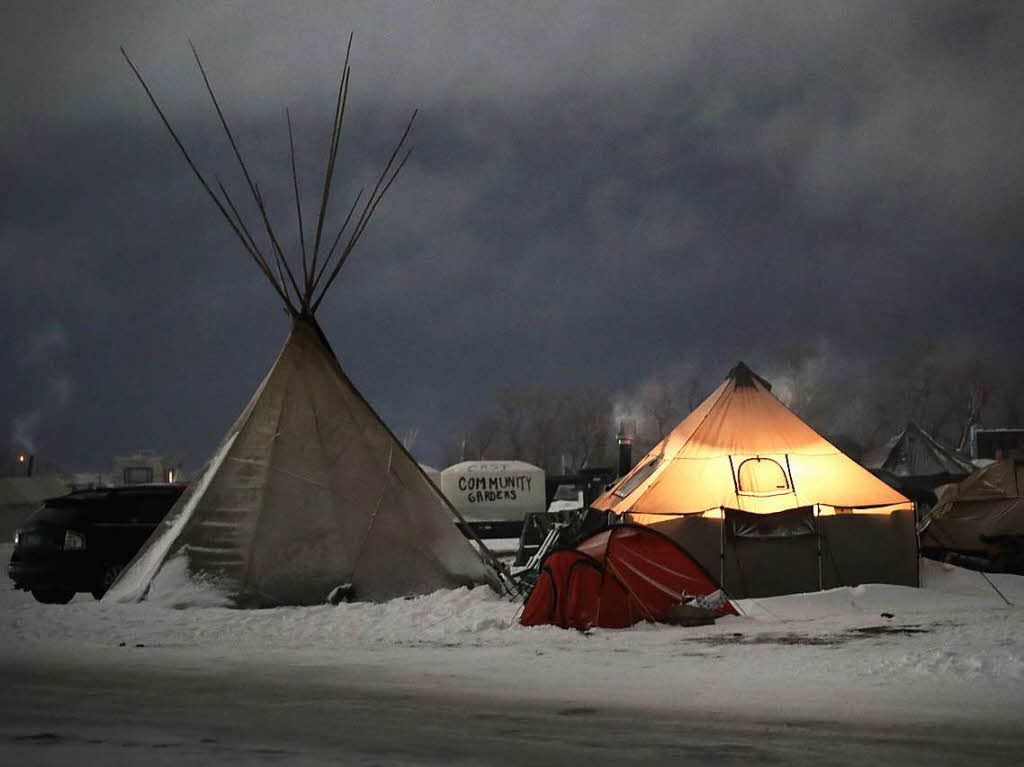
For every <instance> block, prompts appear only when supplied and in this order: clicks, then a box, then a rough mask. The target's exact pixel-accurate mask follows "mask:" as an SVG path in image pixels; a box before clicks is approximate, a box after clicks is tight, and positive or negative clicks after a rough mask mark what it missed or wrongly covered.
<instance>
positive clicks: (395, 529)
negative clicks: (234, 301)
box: [108, 320, 491, 606]
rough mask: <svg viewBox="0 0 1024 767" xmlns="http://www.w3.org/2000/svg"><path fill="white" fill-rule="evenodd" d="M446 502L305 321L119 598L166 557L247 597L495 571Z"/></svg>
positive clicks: (426, 584)
mask: <svg viewBox="0 0 1024 767" xmlns="http://www.w3.org/2000/svg"><path fill="white" fill-rule="evenodd" d="M454 521H455V519H454V516H453V514H452V512H451V509H450V507H449V506H448V504H447V503H446V501H445V500H444V499H443V498H442V497H441V495H440V493H439V492H438V491H437V489H436V488H435V487H434V486H433V485H432V484H431V483H430V481H429V480H428V479H427V478H426V476H425V475H424V474H423V472H422V471H421V470H420V469H419V467H418V466H417V465H416V463H415V462H414V461H413V460H412V458H411V457H410V456H409V454H408V453H407V452H406V451H405V450H404V449H403V448H402V447H401V445H399V444H398V442H397V441H396V440H395V438H394V437H393V435H392V434H391V433H390V432H389V431H388V430H387V428H386V427H385V426H384V424H383V423H382V422H381V421H380V419H379V418H378V417H377V415H376V413H374V412H373V410H372V408H371V407H370V406H369V405H368V404H367V402H366V401H365V400H364V399H363V398H362V396H360V395H359V393H358V392H357V391H356V389H355V387H354V386H353V385H352V384H351V382H350V381H349V380H348V379H347V378H346V377H345V375H344V373H342V371H341V368H340V366H339V365H338V363H337V360H336V359H335V358H334V356H333V353H332V352H331V351H330V349H329V348H328V347H327V346H326V344H325V342H324V341H323V339H322V336H321V334H320V333H319V330H318V329H317V328H316V327H315V326H313V325H312V324H309V323H307V322H304V321H301V320H297V321H295V323H294V324H293V328H292V333H291V335H290V336H289V338H288V341H287V343H286V344H285V347H284V349H283V350H282V352H281V355H280V356H279V357H278V359H277V362H276V363H275V364H274V367H273V369H272V370H271V371H270V373H269V374H268V375H267V377H266V378H265V379H264V381H263V383H262V384H261V385H260V387H259V389H258V390H257V392H256V394H255V395H254V396H253V398H252V400H251V401H250V402H249V405H248V406H247V407H246V409H245V410H244V411H243V413H242V415H241V416H240V417H239V419H238V420H237V421H236V423H235V424H234V426H233V427H232V429H231V430H230V431H229V432H228V435H227V436H226V437H225V441H224V443H222V445H221V447H220V448H219V449H218V451H217V453H216V454H215V456H214V458H213V459H211V461H210V463H209V464H207V466H206V467H205V469H204V470H203V472H202V474H201V475H200V477H199V478H197V480H196V481H195V482H194V483H193V486H192V487H191V488H190V489H189V491H187V492H186V493H185V494H184V495H183V496H182V498H181V499H180V500H179V502H178V503H177V504H176V505H175V507H174V509H172V510H171V512H170V513H169V514H168V517H167V519H166V520H165V521H164V523H163V524H162V525H161V527H160V528H158V529H157V531H156V532H154V534H153V536H152V537H151V538H150V539H149V541H147V543H146V545H145V546H144V547H143V550H142V551H141V552H140V553H139V555H137V557H136V559H135V560H134V561H133V562H132V564H131V565H130V566H129V568H128V569H127V570H126V571H125V573H124V574H123V575H122V578H121V579H120V580H119V581H118V582H117V583H116V584H115V585H114V587H113V588H112V589H111V591H110V593H109V595H108V598H110V599H113V600H118V601H131V600H137V599H142V598H144V597H145V595H146V590H147V588H148V584H149V582H150V581H151V580H152V578H153V577H155V576H156V575H157V573H158V572H159V569H160V567H162V565H163V563H164V562H166V561H167V560H169V559H171V558H174V557H176V556H179V555H184V556H185V557H187V560H188V562H187V569H188V572H189V573H190V574H191V575H192V576H193V577H199V578H202V580H204V581H205V582H207V583H211V584H214V585H215V586H216V588H217V589H218V590H219V591H221V592H223V593H224V594H225V596H228V597H229V598H230V599H231V600H232V601H233V602H234V604H236V605H237V606H271V605H278V604H297V605H301V604H316V603H321V602H323V601H324V599H325V597H326V596H327V594H328V593H329V592H330V591H331V589H333V588H334V587H335V586H339V585H341V584H343V583H351V584H352V585H353V587H354V595H355V597H356V598H357V599H367V600H383V599H389V598H393V597H396V596H402V595H407V594H420V593H427V592H430V591H433V590H436V589H438V588H443V587H452V586H457V585H465V584H472V583H483V582H487V581H488V580H489V579H490V578H491V573H490V571H489V568H488V567H487V566H486V565H484V563H483V562H482V560H481V559H480V557H479V556H478V555H477V553H476V552H475V551H474V550H473V549H472V547H471V545H470V544H469V542H468V541H467V540H466V539H465V538H464V537H463V536H462V534H461V533H460V532H459V531H458V529H457V528H456V527H455V524H454Z"/></svg>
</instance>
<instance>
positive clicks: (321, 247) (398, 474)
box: [106, 39, 498, 607]
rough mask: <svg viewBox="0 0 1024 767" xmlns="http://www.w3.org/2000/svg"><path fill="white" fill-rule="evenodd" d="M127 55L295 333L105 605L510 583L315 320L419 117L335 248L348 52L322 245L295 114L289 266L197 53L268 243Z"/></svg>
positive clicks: (352, 211)
mask: <svg viewBox="0 0 1024 767" xmlns="http://www.w3.org/2000/svg"><path fill="white" fill-rule="evenodd" d="M349 46H350V47H351V39H350V40H349ZM122 53H124V51H123V49H122ZM193 54H195V48H193ZM124 55H125V59H126V60H127V61H128V64H129V66H130V67H131V68H132V71H133V72H134V73H135V76H136V77H137V78H138V80H139V82H140V83H141V84H142V87H143V88H144V89H145V91H146V94H147V96H148V97H149V99H150V101H151V103H152V104H153V106H154V108H155V109H156V111H157V113H158V114H159V115H160V118H161V120H162V121H163V123H164V125H165V126H166V128H167V129H168V131H169V132H170V134H171V137H172V138H173V139H174V142H175V143H176V144H177V146H178V148H179V149H180V150H181V152H182V154H183V155H184V157H185V160H186V162H187V163H188V165H189V167H190V168H191V169H192V171H193V172H194V174H195V176H196V178H197V179H198V180H199V183H200V184H201V185H202V187H203V188H204V189H205V190H206V192H207V193H208V194H209V196H210V198H211V199H212V200H213V202H214V203H215V204H216V206H217V208H218V209H219V210H220V212H221V213H222V214H223V216H224V218H225V219H226V220H227V222H228V224H229V225H230V227H231V229H232V230H233V231H234V232H235V234H236V235H237V236H238V238H239V240H240V241H241V243H242V246H243V248H244V250H245V251H246V253H247V254H248V255H249V256H250V257H251V258H252V260H253V261H254V262H255V263H256V265H257V266H258V267H259V269H260V271H261V272H262V273H263V275H264V276H265V277H266V278H267V280H268V281H269V282H270V284H271V286H272V287H273V288H274V290H275V292H276V293H277V295H278V296H279V297H280V299H281V300H282V301H283V303H284V306H285V309H286V310H287V313H288V315H289V316H290V318H291V332H290V334H289V335H288V339H287V341H286V342H285V345H284V348H283V349H282V350H281V353H280V355H279V356H278V358H277V361H276V362H275V363H274V365H273V367H272V368H271V370H270V372H269V373H268V374H267V376H266V378H264V379H263V382H262V383H261V384H260V386H259V388H257V389H256V392H255V394H253V396H252V399H251V400H250V401H249V404H248V405H246V407H245V409H244V410H243V411H242V413H241V415H240V416H239V417H238V419H237V420H236V421H235V423H234V425H233V426H232V427H231V429H230V430H229V431H228V433H227V435H226V436H225V437H224V439H223V441H222V442H221V444H220V446H219V447H218V448H217V450H216V451H215V452H214V454H213V456H212V457H211V458H210V459H209V461H208V462H207V463H206V465H205V466H204V467H203V469H202V470H201V471H200V472H199V474H198V475H197V477H196V478H195V480H194V481H193V482H192V484H191V486H190V487H189V489H188V490H187V491H186V492H185V493H184V494H183V495H182V497H181V499H180V500H179V501H178V503H177V504H175V506H174V508H173V509H172V510H171V511H170V512H169V514H168V515H167V517H166V519H165V520H164V522H163V523H162V524H161V525H160V527H159V528H158V529H157V530H156V531H155V532H154V533H153V535H152V536H151V537H150V538H149V540H148V541H147V542H146V543H145V545H144V546H143V547H142V549H141V550H140V552H139V553H138V554H137V555H136V557H135V559H134V560H133V561H132V562H131V563H130V564H129V566H128V567H127V568H126V570H125V571H124V573H122V575H121V577H120V578H119V579H118V581H117V582H116V583H115V584H114V585H113V586H112V588H111V589H110V591H109V592H108V594H107V596H106V598H107V599H108V600H116V601H139V600H143V599H146V598H147V597H152V598H156V595H157V594H158V593H159V592H160V590H161V589H162V588H165V587H166V588H173V589H177V590H178V591H181V590H182V583H181V582H182V578H185V579H186V580H187V582H188V583H187V584H186V585H191V584H196V583H200V584H202V586H203V587H204V588H205V589H207V590H213V592H215V593H216V594H218V595H220V596H222V597H223V598H224V601H225V603H227V604H231V605H234V606H237V607H265V606H275V605H285V604H288V605H303V604H316V603H321V602H323V601H324V600H325V599H326V598H327V596H328V594H329V593H330V592H332V591H333V590H334V589H335V588H336V587H339V586H343V587H344V589H343V591H344V593H345V594H346V595H347V596H348V597H349V598H354V599H359V600H373V601H377V600H384V599H389V598H392V597H397V596H402V595H409V594H420V593H426V592H430V591H433V590H436V589H438V588H443V587H453V586H458V585H469V584H475V583H491V584H492V585H496V584H497V583H498V582H497V576H496V574H495V570H494V568H493V567H492V561H493V560H491V559H490V558H489V555H488V554H487V553H486V549H483V547H482V545H481V547H480V548H479V549H477V548H475V547H474V546H473V545H472V544H470V542H469V541H468V540H466V538H465V537H464V536H463V535H462V533H461V532H459V529H458V528H457V527H456V524H455V523H456V521H457V517H458V515H457V512H455V510H454V509H453V508H452V507H451V505H450V504H449V503H448V502H447V501H446V500H445V499H444V497H443V496H442V495H441V493H440V492H439V491H438V489H437V487H436V486H435V485H434V483H433V482H431V480H430V479H429V478H428V477H427V476H426V475H425V474H424V472H423V470H422V469H421V467H420V466H419V465H418V464H417V463H416V461H415V460H413V458H412V457H411V456H410V455H409V453H408V452H407V451H406V450H405V448H403V446H402V444H401V443H400V442H399V440H397V439H396V438H395V436H394V434H392V432H391V431H390V430H389V429H388V428H387V426H386V425H385V424H384V423H383V421H381V419H380V417H379V416H378V415H377V414H376V412H374V410H373V408H372V407H371V406H370V404H369V403H368V402H367V401H366V400H365V399H364V398H363V397H362V395H360V393H359V392H358V391H357V389H356V387H355V386H354V385H353V384H352V382H351V381H350V380H349V379H348V378H347V377H346V375H345V373H344V372H343V371H342V369H341V366H340V364H339V362H338V358H337V357H336V356H335V354H334V352H333V351H332V350H331V347H330V345H329V344H328V342H327V339H326V338H325V336H324V333H323V331H322V330H321V328H320V326H319V325H318V323H317V321H316V318H315V313H316V310H317V308H318V307H319V305H320V303H321V301H323V298H324V295H325V294H326V292H327V290H328V289H329V288H330V287H331V285H332V283H333V282H334V280H335V278H336V277H337V275H338V273H339V270H340V269H341V267H342V265H343V264H344V263H345V261H346V260H347V259H348V257H349V255H350V254H351V253H352V250H353V248H354V246H355V245H356V243H357V241H358V240H359V238H360V236H361V235H362V234H363V232H364V231H365V230H366V227H367V225H368V223H369V221H370V218H371V217H372V215H373V213H374V211H375V209H376V207H377V205H378V204H379V203H380V201H381V199H382V198H383V197H384V195H385V194H386V193H387V191H388V189H389V188H390V186H391V184H392V183H393V182H394V180H395V178H396V177H397V175H398V173H399V172H400V171H401V169H402V166H403V165H404V164H405V161H406V160H407V159H408V157H409V152H408V151H406V152H405V154H404V156H403V157H402V158H401V159H400V160H399V159H398V158H399V155H400V153H401V152H402V149H403V147H404V145H405V142H406V139H407V137H408V135H409V131H410V129H411V127H412V120H413V119H414V118H415V116H416V115H415V112H414V113H413V115H412V118H410V120H409V124H408V125H407V126H406V129H405V132H404V133H403V134H402V137H401V139H400V140H399V141H398V144H397V145H396V147H395V149H394V152H392V154H391V158H390V159H389V161H388V162H387V164H386V166H385V167H384V170H383V172H382V173H381V174H380V177H379V178H378V179H377V182H376V184H375V185H374V187H373V188H372V191H371V192H370V195H369V196H368V197H367V198H366V199H365V201H364V202H363V205H362V207H361V208H359V207H358V205H359V199H360V198H359V197H357V198H356V201H355V202H354V203H353V204H352V206H351V207H350V208H349V210H348V215H347V217H345V219H344V223H343V224H342V225H341V228H340V230H339V231H338V234H337V236H335V237H334V238H333V241H332V242H331V245H330V247H329V248H328V247H327V246H326V242H327V241H326V240H325V238H324V235H325V234H326V233H325V231H324V222H325V218H326V213H327V209H328V202H329V198H330V193H331V182H332V177H333V173H334V167H335V162H336V159H337V156H338V151H339V148H340V138H341V128H342V122H343V119H344V115H345V105H346V101H347V96H348V87H349V78H350V70H349V66H348V53H346V56H345V67H344V69H343V73H342V77H341V84H340V86H339V89H338V97H337V103H336V105H335V110H334V124H333V128H332V132H331V146H330V151H329V154H328V157H327V165H326V171H325V174H324V182H323V192H322V196H321V199H320V204H319V214H318V215H317V217H316V227H315V234H314V236H313V238H312V242H311V243H310V247H308V248H307V242H306V238H305V234H304V233H303V230H304V225H303V218H302V207H301V203H300V199H299V181H298V175H297V173H296V168H295V148H294V141H293V140H292V129H291V119H290V116H288V133H289V145H290V152H291V169H292V182H293V186H294V191H295V204H296V212H297V215H298V225H299V248H298V249H297V250H298V253H297V255H293V256H292V258H291V262H290V261H289V259H288V258H286V256H285V253H284V251H283V249H282V247H281V245H280V242H279V240H278V238H277V237H276V235H275V233H274V230H273V227H272V226H271V224H270V219H269V217H268V214H267V210H266V206H265V204H264V199H263V197H262V195H261V194H260V191H259V187H258V186H257V185H256V183H255V182H254V181H253V179H252V176H251V175H250V173H249V170H248V168H247V166H246V164H245V162H244V160H243V158H242V154H241V152H240V150H239V148H238V145H237V143H236V141H235V138H234V136H233V134H232V132H231V130H230V129H229V127H228V124H227V121H226V119H225V117H224V113H223V112H222V110H221V108H220V105H219V103H218V101H217V98H216V96H215V95H214V92H213V89H212V87H211V85H210V81H209V78H208V77H207V74H206V71H205V70H204V68H203V64H202V62H201V61H200V59H199V56H198V54H196V55H195V59H196V62H197V64H198V66H199V70H200V73H201V74H202V77H203V81H204V83H205V84H206V88H207V91H208V93H209V95H210V98H211V100H212V101H213V106H214V108H215V110H216V112H217V115H218V117H219V119H220V123H221V125H222V127H223V129H224V132H225V133H226V135H227V138H228V141H229V143H230V145H231V147H232V150H233V152H234V156H235V158H236V160H237V161H238V164H239V166H240V168H241V171H242V175H243V176H244V178H245V182H246V185H247V186H248V188H249V190H250V192H251V194H252V196H253V199H254V201H255V203H256V207H257V208H258V210H259V214H260V228H261V229H262V230H264V231H265V235H266V236H265V238H264V239H265V241H266V244H265V246H263V247H261V246H260V244H259V243H260V238H257V237H256V236H254V234H253V231H252V230H250V229H249V228H248V227H247V225H246V224H245V223H244V221H243V219H242V217H241V216H240V215H239V213H238V208H237V207H236V205H235V204H234V202H233V201H232V199H231V197H230V196H229V194H228V192H227V190H226V189H225V187H224V186H223V184H221V183H220V182H219V181H218V182H217V187H218V189H219V192H220V194H219V195H218V194H217V193H216V192H215V191H214V190H213V188H212V187H211V185H210V184H209V182H208V181H207V179H206V177H205V176H204V175H203V174H202V173H201V172H200V171H199V169H198V168H197V167H196V165H195V163H194V162H193V161H192V158H191V157H190V156H189V153H188V151H187V150H186V149H185V146H184V144H183V143H182V142H181V140H180V139H179V138H178V135H177V134H176V133H175V131H174V129H173V128H172V127H171V125H170V123H169V122H168V120H167V118H166V116H165V115H164V113H163V111H162V110H161V108H160V106H159V105H158V104H157V102H156V100H155V98H154V96H153V94H152V92H151V91H150V89H149V87H148V86H147V85H146V83H145V81H144V80H143V78H142V76H141V75H140V74H139V71H138V69H136V67H135V65H134V64H133V63H132V62H131V60H130V59H129V58H128V56H127V54H124ZM286 114H287V113H286ZM350 225H351V228H349V227H350ZM343 237H344V240H343ZM339 245H341V247H340V248H339ZM478 543H479V542H478ZM186 591H187V589H186ZM204 593H205V592H204Z"/></svg>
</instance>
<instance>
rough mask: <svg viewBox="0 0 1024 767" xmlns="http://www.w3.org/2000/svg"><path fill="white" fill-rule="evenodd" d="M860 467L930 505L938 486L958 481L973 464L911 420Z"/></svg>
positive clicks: (934, 498)
mask: <svg viewBox="0 0 1024 767" xmlns="http://www.w3.org/2000/svg"><path fill="white" fill-rule="evenodd" d="M861 464H862V465H863V466H864V467H865V468H866V469H869V470H870V471H871V472H872V473H874V474H875V475H876V476H877V477H879V478H881V479H883V480H884V481H885V482H886V483H887V484H889V485H891V486H892V487H895V488H898V489H899V490H900V492H902V493H905V494H906V495H907V496H909V497H911V498H913V499H914V500H916V501H918V502H920V503H924V504H927V505H928V506H934V505H935V501H936V496H935V489H936V488H937V487H939V485H946V484H949V483H950V482H959V481H960V480H961V479H963V478H964V477H966V476H967V475H968V474H970V473H971V472H972V471H974V468H975V467H974V465H973V464H972V463H971V462H970V461H969V460H967V458H966V456H963V455H960V454H959V453H957V452H956V451H955V450H953V449H952V448H949V447H946V446H945V445H943V444H942V443H941V442H939V441H938V440H936V439H935V438H934V437H933V436H932V435H931V434H929V433H928V432H926V431H925V430H924V429H923V428H921V427H920V426H919V425H918V424H916V423H915V422H914V421H908V422H907V425H906V426H905V427H904V428H903V430H902V431H900V432H899V433H898V434H896V435H895V436H893V438H892V439H890V440H889V441H888V442H886V443H885V444H884V445H882V446H881V447H878V448H875V449H874V450H871V451H868V452H867V453H866V454H865V455H864V456H863V457H862V458H861Z"/></svg>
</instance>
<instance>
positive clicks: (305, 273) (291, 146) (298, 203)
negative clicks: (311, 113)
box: [284, 107, 309, 303]
mask: <svg viewBox="0 0 1024 767" xmlns="http://www.w3.org/2000/svg"><path fill="white" fill-rule="evenodd" d="M284 117H285V120H287V122H288V154H289V156H290V157H291V161H292V188H293V189H294V190H295V212H296V215H297V216H298V219H299V249H300V250H301V251H302V278H303V285H304V287H305V289H306V293H305V294H304V295H302V296H299V301H300V302H303V303H305V302H306V301H308V300H309V266H308V264H307V263H306V234H305V231H304V227H303V224H302V198H301V196H300V195H299V173H298V170H296V168H295V137H294V136H293V134H292V115H291V112H290V111H289V110H288V108H287V107H285V110H284Z"/></svg>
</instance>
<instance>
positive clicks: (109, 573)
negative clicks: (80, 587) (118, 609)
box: [92, 565, 124, 599]
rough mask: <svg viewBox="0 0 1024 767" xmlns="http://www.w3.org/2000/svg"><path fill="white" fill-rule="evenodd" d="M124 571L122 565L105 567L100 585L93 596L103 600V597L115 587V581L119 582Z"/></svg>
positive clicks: (98, 584)
mask: <svg viewBox="0 0 1024 767" xmlns="http://www.w3.org/2000/svg"><path fill="white" fill-rule="evenodd" d="M123 569H124V568H123V567H121V565H107V566H106V567H104V568H103V572H102V573H101V574H100V580H99V583H97V584H96V588H94V589H93V590H92V595H93V596H94V597H95V598H96V599H103V595H104V594H106V593H107V591H108V590H109V589H110V587H111V586H113V585H114V581H116V580H117V576H119V575H120V574H121V571H122V570H123Z"/></svg>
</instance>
